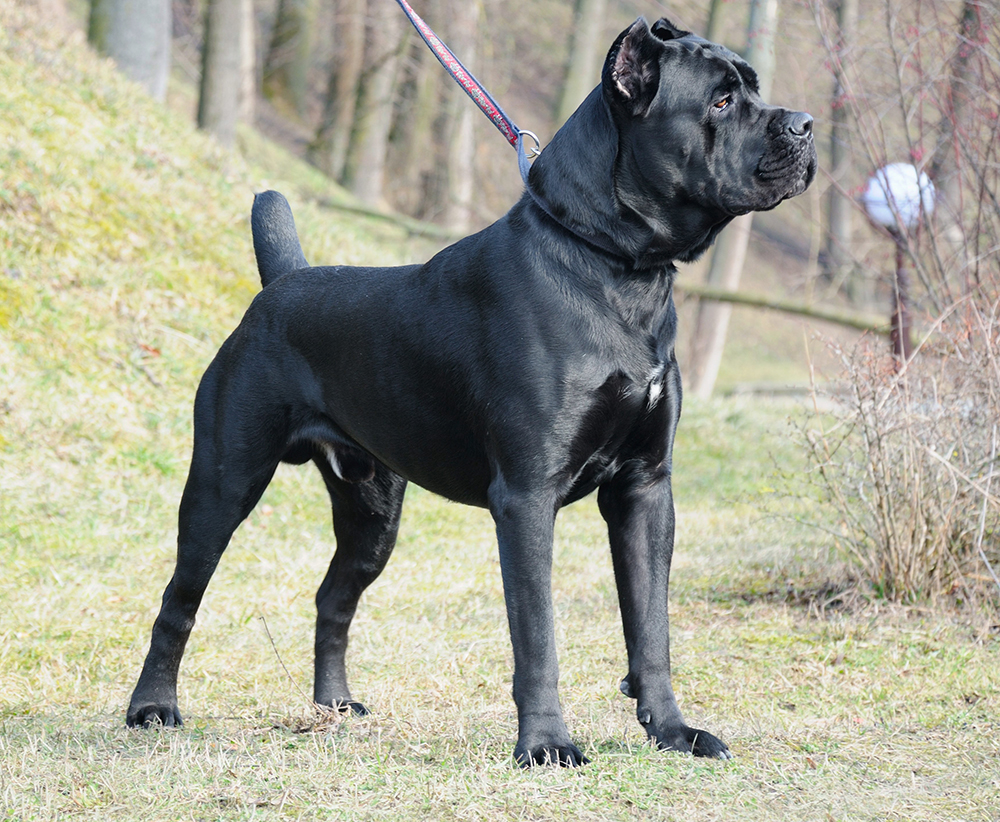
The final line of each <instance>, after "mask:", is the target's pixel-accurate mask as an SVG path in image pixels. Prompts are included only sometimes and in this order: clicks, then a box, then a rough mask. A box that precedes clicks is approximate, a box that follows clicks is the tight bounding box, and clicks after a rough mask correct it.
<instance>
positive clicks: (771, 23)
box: [688, 0, 778, 399]
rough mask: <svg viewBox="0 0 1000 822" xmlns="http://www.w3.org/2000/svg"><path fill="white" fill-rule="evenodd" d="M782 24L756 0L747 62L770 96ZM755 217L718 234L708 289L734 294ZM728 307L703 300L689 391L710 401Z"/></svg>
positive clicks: (769, 6)
mask: <svg viewBox="0 0 1000 822" xmlns="http://www.w3.org/2000/svg"><path fill="white" fill-rule="evenodd" d="M777 21H778V0H752V2H751V5H750V24H749V26H748V41H749V43H748V47H747V50H746V58H747V61H748V62H749V63H750V64H751V65H753V66H754V67H755V68H756V70H757V77H758V79H759V81H760V94H761V97H763V98H764V99H765V100H766V99H767V98H768V97H770V93H771V82H772V80H773V79H774V33H775V29H776V27H777ZM752 222H753V214H744V215H742V216H740V217H737V218H736V219H734V220H733V221H732V223H730V224H729V225H728V226H727V227H726V228H725V229H724V230H723V231H722V233H721V234H720V235H719V239H718V240H717V242H716V245H715V253H714V254H713V255H712V264H711V268H710V270H709V273H708V285H709V286H712V287H716V288H721V289H724V290H733V289H735V288H736V287H737V286H738V285H739V283H740V276H741V274H742V273H743V261H744V260H745V258H746V252H747V244H748V243H749V242H750V226H751V224H752ZM732 310H733V309H732V306H731V305H730V304H729V303H719V302H715V301H709V300H700V301H699V303H698V318H697V320H696V323H695V330H694V337H693V340H692V346H691V355H690V358H689V363H690V364H689V366H688V386H689V390H690V391H691V392H692V393H693V394H694V395H695V396H697V397H701V398H703V399H707V398H708V397H710V396H711V394H712V389H713V388H714V387H715V380H716V378H717V377H718V374H719V364H720V363H721V361H722V352H723V349H724V348H725V345H726V332H727V331H728V329H729V317H730V315H731V314H732Z"/></svg>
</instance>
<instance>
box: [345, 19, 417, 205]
mask: <svg viewBox="0 0 1000 822" xmlns="http://www.w3.org/2000/svg"><path fill="white" fill-rule="evenodd" d="M405 21H406V18H405V17H404V16H403V15H402V14H392V15H389V16H386V17H382V15H374V14H369V15H367V19H366V20H365V57H364V65H365V69H364V71H363V72H362V74H361V79H360V83H359V84H358V97H357V103H356V104H355V111H356V115H355V117H354V125H353V128H352V130H351V139H350V144H349V145H348V150H347V159H346V162H345V163H344V173H343V176H342V180H341V181H342V182H343V184H344V185H345V186H347V188H349V189H350V190H351V191H352V192H353V193H354V194H355V195H356V196H357V197H358V198H359V199H361V200H362V202H365V203H368V204H369V205H378V204H380V203H381V201H382V187H383V183H384V178H385V160H386V149H387V148H388V144H389V129H390V128H391V126H392V104H393V96H394V93H395V90H396V79H397V75H398V73H399V63H400V59H399V58H400V53H401V49H402V46H403V44H404V42H405V41H404V35H405V31H404V29H403V23H404V22H405Z"/></svg>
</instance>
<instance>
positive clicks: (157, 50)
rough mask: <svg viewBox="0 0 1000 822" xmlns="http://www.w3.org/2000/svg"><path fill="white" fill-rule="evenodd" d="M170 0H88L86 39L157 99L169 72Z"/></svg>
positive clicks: (161, 96)
mask: <svg viewBox="0 0 1000 822" xmlns="http://www.w3.org/2000/svg"><path fill="white" fill-rule="evenodd" d="M170 21H171V12H170V0H91V4H90V20H89V23H88V29H87V39H88V40H89V41H90V44H91V45H92V46H94V48H96V49H97V50H98V51H99V52H100V53H101V54H103V55H105V56H107V57H110V58H111V59H112V60H114V61H115V63H116V64H117V65H118V68H119V69H121V71H122V72H124V73H125V74H126V75H127V76H128V77H130V78H131V79H133V80H135V81H136V82H137V83H141V84H142V85H143V86H145V87H146V90H147V91H148V92H149V93H150V94H151V95H152V96H153V97H154V98H156V99H157V100H163V99H165V98H166V96H167V79H168V77H169V75H170V35H171V31H170Z"/></svg>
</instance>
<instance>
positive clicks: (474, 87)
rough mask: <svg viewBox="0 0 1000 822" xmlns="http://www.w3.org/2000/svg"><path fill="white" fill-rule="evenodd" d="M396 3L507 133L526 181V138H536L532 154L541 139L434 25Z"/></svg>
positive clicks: (402, 3) (407, 6)
mask: <svg viewBox="0 0 1000 822" xmlns="http://www.w3.org/2000/svg"><path fill="white" fill-rule="evenodd" d="M396 2H397V3H399V6H400V8H402V9H403V12H404V13H405V14H406V16H407V17H408V18H409V19H410V22H411V23H413V27H414V28H415V29H416V30H417V33H418V34H419V35H420V36H421V37H422V38H423V41H424V42H425V43H426V44H427V47H428V48H429V49H430V50H431V51H432V52H433V53H434V56H435V57H437V59H438V60H439V61H440V62H441V65H442V66H444V67H445V70H446V71H447V72H448V73H449V74H450V75H451V76H452V77H453V78H454V80H455V82H456V83H458V84H459V85H460V86H461V87H462V90H463V91H465V93H466V94H468V95H469V97H471V98H472V100H473V102H474V103H475V104H476V105H477V106H479V108H480V109H481V110H482V112H483V114H485V115H486V116H487V117H489V118H490V122H492V123H493V125H495V126H496V127H497V129H498V130H499V132H500V133H501V134H502V135H503V136H504V139H506V140H507V142H508V143H510V144H511V145H512V146H514V148H516V149H517V155H518V166H519V167H520V169H521V176H522V177H523V178H524V179H525V180H526V181H527V178H528V176H527V175H528V168H529V167H530V166H529V161H528V156H527V153H526V151H525V148H524V138H525V137H530V138H531V139H533V140H534V141H535V146H536V147H535V148H534V149H532V153H533V154H538V138H537V137H536V136H535V135H534V134H532V133H531V132H530V131H522V130H521V129H519V128H518V127H517V126H516V125H514V121H513V120H511V119H510V117H508V116H507V115H506V113H504V110H503V109H502V108H500V106H499V105H498V104H497V101H496V100H494V99H493V98H492V97H491V96H490V93H489V92H488V91H487V90H486V89H484V88H483V86H482V84H481V83H480V82H479V81H478V80H477V79H476V78H475V77H474V76H473V75H472V73H471V72H470V71H469V70H468V69H467V68H466V67H465V66H463V65H462V62H461V61H460V60H459V59H458V58H457V57H456V56H455V55H454V53H453V52H452V50H451V49H450V48H448V47H447V46H446V45H445V44H444V43H442V42H441V38H439V37H438V36H437V35H436V34H435V33H434V31H433V30H432V29H431V27H430V26H428V25H427V23H425V22H424V20H423V18H422V17H421V16H420V15H419V14H417V13H416V12H415V11H414V10H413V8H412V7H411V6H410V4H409V3H408V2H406V0H396Z"/></svg>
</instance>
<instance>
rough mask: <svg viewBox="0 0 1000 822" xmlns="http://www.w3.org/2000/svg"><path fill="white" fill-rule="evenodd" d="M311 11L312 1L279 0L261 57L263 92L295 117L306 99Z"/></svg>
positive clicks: (310, 49) (314, 11)
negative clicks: (265, 50)
mask: <svg viewBox="0 0 1000 822" xmlns="http://www.w3.org/2000/svg"><path fill="white" fill-rule="evenodd" d="M315 13H316V7H315V3H314V0H279V3H278V14H277V17H276V19H275V21H274V29H273V30H272V32H271V42H270V45H269V46H268V49H267V55H266V57H265V58H264V95H265V96H266V97H267V98H268V99H269V100H270V101H271V102H272V103H276V104H277V105H279V106H285V107H286V108H288V109H289V110H290V111H292V112H295V113H296V114H298V115H299V116H303V115H304V114H305V111H306V104H307V101H308V92H309V84H308V74H309V58H310V56H311V53H312V41H313V37H312V35H313V29H314V22H315Z"/></svg>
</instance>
